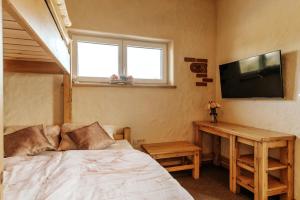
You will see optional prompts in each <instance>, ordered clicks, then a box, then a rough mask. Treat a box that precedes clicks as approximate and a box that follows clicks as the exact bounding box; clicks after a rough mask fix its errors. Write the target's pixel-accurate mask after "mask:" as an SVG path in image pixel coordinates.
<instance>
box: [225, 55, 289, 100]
mask: <svg viewBox="0 0 300 200" xmlns="http://www.w3.org/2000/svg"><path fill="white" fill-rule="evenodd" d="M219 70H220V80H221V91H222V97H223V98H264V97H267V98H269V97H277V98H283V97H284V94H283V81H282V65H281V51H274V52H270V53H266V54H263V55H258V56H254V57H251V58H247V59H242V60H239V61H236V62H231V63H227V64H223V65H220V66H219Z"/></svg>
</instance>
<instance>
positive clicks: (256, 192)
mask: <svg viewBox="0 0 300 200" xmlns="http://www.w3.org/2000/svg"><path fill="white" fill-rule="evenodd" d="M258 145H259V143H258V142H255V143H254V200H259V196H258V195H259V165H258V163H259V152H258Z"/></svg>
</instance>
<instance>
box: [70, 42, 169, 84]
mask: <svg viewBox="0 0 300 200" xmlns="http://www.w3.org/2000/svg"><path fill="white" fill-rule="evenodd" d="M73 39H74V45H73V46H74V49H73V50H74V58H75V59H74V60H73V61H74V66H75V67H74V70H73V71H74V77H75V78H76V79H77V81H89V82H94V81H97V82H108V81H109V80H110V77H111V75H113V74H117V75H119V76H120V75H125V76H130V75H131V76H133V78H134V81H135V83H155V84H158V83H161V84H166V83H167V82H168V81H167V80H168V76H167V57H168V56H167V43H163V42H161V43H160V42H148V41H147V42H145V41H135V40H123V39H107V38H96V37H80V36H75V37H73Z"/></svg>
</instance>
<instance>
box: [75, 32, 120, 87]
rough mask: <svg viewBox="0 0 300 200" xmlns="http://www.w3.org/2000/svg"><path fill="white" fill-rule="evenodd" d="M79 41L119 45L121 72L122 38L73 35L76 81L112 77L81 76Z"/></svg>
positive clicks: (101, 80)
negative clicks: (79, 73)
mask: <svg viewBox="0 0 300 200" xmlns="http://www.w3.org/2000/svg"><path fill="white" fill-rule="evenodd" d="M78 42H86V43H91V44H102V45H103V44H104V45H118V46H119V51H118V54H119V55H118V59H119V62H118V73H119V74H120V73H121V72H122V71H123V69H122V60H123V58H122V56H123V54H122V40H120V39H113V38H100V37H90V36H73V53H74V56H73V58H72V60H73V64H74V65H73V77H74V78H75V80H76V81H79V82H108V81H109V80H110V77H87V76H79V75H78V72H79V67H78V46H77V44H78Z"/></svg>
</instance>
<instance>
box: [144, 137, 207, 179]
mask: <svg viewBox="0 0 300 200" xmlns="http://www.w3.org/2000/svg"><path fill="white" fill-rule="evenodd" d="M142 148H143V149H144V150H145V151H146V152H147V153H148V154H149V155H150V156H151V157H152V158H154V159H155V160H157V161H158V162H159V163H160V164H161V165H162V166H164V167H165V168H166V169H167V170H168V171H169V172H174V171H181V170H188V169H192V170H193V177H194V179H198V178H199V170H200V166H199V160H200V159H199V156H200V155H201V154H200V153H199V151H200V149H201V148H200V147H198V146H196V145H194V144H192V143H190V142H185V141H179V142H163V143H153V144H143V145H142ZM187 156H191V157H192V158H193V159H192V162H188V161H186V160H185V159H183V160H182V158H185V157H187ZM172 158H175V160H174V159H172ZM176 158H180V159H179V160H178V159H176ZM170 159H171V160H170ZM178 161H179V162H178Z"/></svg>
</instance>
